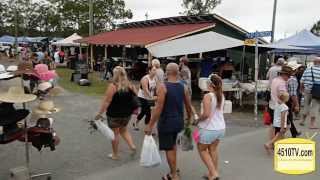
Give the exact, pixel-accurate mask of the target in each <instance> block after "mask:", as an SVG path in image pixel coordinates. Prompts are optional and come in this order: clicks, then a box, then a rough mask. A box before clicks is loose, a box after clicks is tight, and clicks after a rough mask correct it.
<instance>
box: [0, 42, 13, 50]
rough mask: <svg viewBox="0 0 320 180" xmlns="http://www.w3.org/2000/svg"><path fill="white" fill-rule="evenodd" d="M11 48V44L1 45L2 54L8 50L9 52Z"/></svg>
mask: <svg viewBox="0 0 320 180" xmlns="http://www.w3.org/2000/svg"><path fill="white" fill-rule="evenodd" d="M10 47H11V44H9V43H0V52H5V51H6V50H9V49H10Z"/></svg>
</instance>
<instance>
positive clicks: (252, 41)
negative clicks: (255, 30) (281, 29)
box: [244, 39, 256, 46]
mask: <svg viewBox="0 0 320 180" xmlns="http://www.w3.org/2000/svg"><path fill="white" fill-rule="evenodd" d="M255 44H256V40H255V39H246V40H245V41H244V45H247V46H250V45H255Z"/></svg>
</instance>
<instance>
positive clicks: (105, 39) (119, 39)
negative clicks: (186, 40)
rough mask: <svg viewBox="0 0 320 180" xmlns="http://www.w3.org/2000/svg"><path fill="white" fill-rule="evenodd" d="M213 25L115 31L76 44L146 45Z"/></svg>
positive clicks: (185, 25)
mask: <svg viewBox="0 0 320 180" xmlns="http://www.w3.org/2000/svg"><path fill="white" fill-rule="evenodd" d="M212 25H214V23H198V24H177V25H166V26H152V27H141V28H126V29H117V30H114V31H109V32H104V33H100V34H97V35H94V36H90V37H86V38H83V39H81V40H78V41H77V42H81V43H88V44H101V45H147V44H151V43H154V42H158V41H161V40H165V39H169V38H173V37H176V36H179V35H182V34H186V33H190V32H195V31H199V30H202V29H206V28H209V27H211V26H212Z"/></svg>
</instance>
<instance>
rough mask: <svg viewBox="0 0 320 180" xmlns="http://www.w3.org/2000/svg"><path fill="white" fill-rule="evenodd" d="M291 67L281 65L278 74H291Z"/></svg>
mask: <svg viewBox="0 0 320 180" xmlns="http://www.w3.org/2000/svg"><path fill="white" fill-rule="evenodd" d="M292 72H293V71H292V68H291V67H289V66H287V65H284V66H282V69H281V71H280V72H279V74H287V75H289V76H290V75H291V74H292Z"/></svg>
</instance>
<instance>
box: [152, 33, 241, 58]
mask: <svg viewBox="0 0 320 180" xmlns="http://www.w3.org/2000/svg"><path fill="white" fill-rule="evenodd" d="M243 44H244V43H243V41H241V40H238V39H234V38H231V37H228V36H224V35H222V34H218V33H216V32H205V33H201V34H196V35H192V36H187V37H184V38H180V39H175V40H172V41H167V42H163V43H159V44H156V45H153V46H149V47H147V49H148V50H149V52H150V53H151V54H152V55H153V56H155V57H158V58H160V57H169V56H179V55H186V54H196V53H201V52H210V51H217V50H221V49H229V48H233V47H238V46H243Z"/></svg>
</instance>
